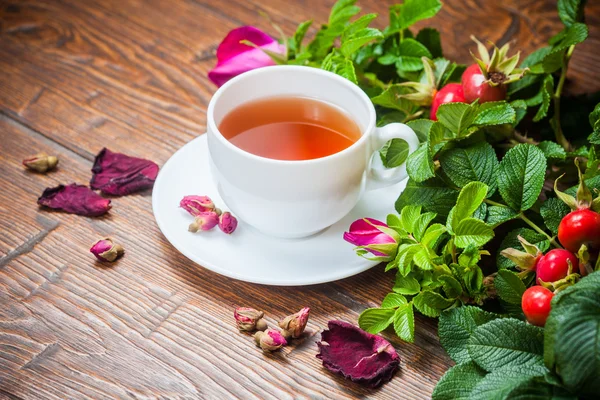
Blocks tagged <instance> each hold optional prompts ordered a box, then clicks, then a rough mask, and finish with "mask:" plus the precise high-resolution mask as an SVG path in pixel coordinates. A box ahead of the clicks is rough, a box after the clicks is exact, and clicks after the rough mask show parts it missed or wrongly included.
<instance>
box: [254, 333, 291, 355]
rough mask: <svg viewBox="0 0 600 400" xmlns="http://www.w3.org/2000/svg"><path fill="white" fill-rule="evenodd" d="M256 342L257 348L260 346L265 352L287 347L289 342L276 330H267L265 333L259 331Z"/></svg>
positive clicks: (255, 337) (255, 338) (256, 334)
mask: <svg viewBox="0 0 600 400" xmlns="http://www.w3.org/2000/svg"><path fill="white" fill-rule="evenodd" d="M254 341H255V342H256V345H257V346H260V348H261V349H263V351H275V350H279V349H280V348H281V347H282V346H285V345H287V341H286V340H285V338H284V337H283V335H282V334H281V332H279V331H276V330H275V329H267V330H266V331H264V332H261V331H258V332H256V333H255V334H254Z"/></svg>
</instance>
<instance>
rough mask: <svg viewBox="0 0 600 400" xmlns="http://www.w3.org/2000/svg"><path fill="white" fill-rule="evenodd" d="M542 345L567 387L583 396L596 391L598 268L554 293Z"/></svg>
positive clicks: (599, 372) (599, 368)
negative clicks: (573, 283) (596, 270)
mask: <svg viewBox="0 0 600 400" xmlns="http://www.w3.org/2000/svg"><path fill="white" fill-rule="evenodd" d="M567 338H568V340H567ZM544 346H545V360H546V365H547V366H548V367H549V368H551V369H554V368H556V370H557V371H558V372H559V373H560V376H561V378H562V382H563V384H564V386H565V387H566V388H567V389H569V390H571V391H573V392H575V393H577V394H579V395H580V396H581V397H583V398H587V397H589V398H593V397H596V396H597V395H598V393H600V380H599V379H598V377H599V376H600V272H594V273H592V274H590V275H588V276H586V277H585V278H583V279H581V281H579V282H578V283H577V284H575V285H573V286H571V287H568V288H567V289H565V290H563V291H562V292H560V293H559V294H558V295H555V296H554V298H553V300H552V311H551V312H550V316H549V317H548V321H547V325H546V332H545V343H544Z"/></svg>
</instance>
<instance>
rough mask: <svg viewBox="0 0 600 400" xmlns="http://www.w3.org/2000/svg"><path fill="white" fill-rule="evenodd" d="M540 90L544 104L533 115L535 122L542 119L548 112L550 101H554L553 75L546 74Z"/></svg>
mask: <svg viewBox="0 0 600 400" xmlns="http://www.w3.org/2000/svg"><path fill="white" fill-rule="evenodd" d="M540 92H541V95H542V105H541V106H540V108H539V109H538V111H537V113H536V114H535V116H534V117H533V120H534V122H538V121H540V120H542V119H543V118H544V117H545V116H546V115H547V114H548V109H549V108H550V102H551V101H552V93H553V92H554V79H553V78H552V75H546V77H545V78H544V81H543V82H542V87H541V89H540Z"/></svg>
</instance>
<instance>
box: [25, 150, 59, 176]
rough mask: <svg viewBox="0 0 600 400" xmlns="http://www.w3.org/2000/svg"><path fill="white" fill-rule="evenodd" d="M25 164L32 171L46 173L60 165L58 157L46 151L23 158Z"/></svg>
mask: <svg viewBox="0 0 600 400" xmlns="http://www.w3.org/2000/svg"><path fill="white" fill-rule="evenodd" d="M23 165H24V166H26V167H27V168H28V169H30V170H32V171H37V172H40V173H42V174H43V173H45V172H47V171H50V170H51V169H54V168H55V167H56V165H58V158H57V157H55V156H49V155H48V154H46V153H38V154H36V155H35V156H31V157H28V158H26V159H24V160H23Z"/></svg>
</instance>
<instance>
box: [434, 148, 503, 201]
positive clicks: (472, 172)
mask: <svg viewBox="0 0 600 400" xmlns="http://www.w3.org/2000/svg"><path fill="white" fill-rule="evenodd" d="M440 163H441V166H442V169H443V170H444V173H445V174H446V175H447V176H448V178H450V180H451V181H452V183H454V184H455V185H456V186H458V187H464V186H465V185H467V184H468V183H469V182H474V181H479V182H483V183H485V184H486V185H488V187H489V190H488V197H490V196H492V195H493V194H494V193H495V192H496V188H497V180H498V167H499V162H498V158H497V157H496V152H495V151H494V148H493V147H492V146H491V145H490V144H489V143H487V142H480V143H476V144H474V145H472V146H469V147H466V148H460V147H455V148H453V149H450V150H448V151H445V152H443V153H442V155H441V156H440Z"/></svg>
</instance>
